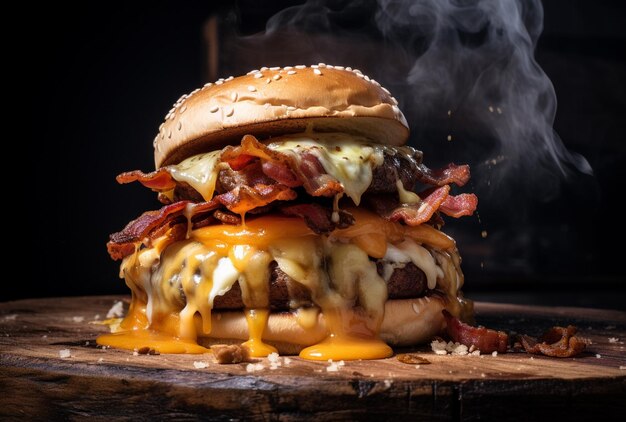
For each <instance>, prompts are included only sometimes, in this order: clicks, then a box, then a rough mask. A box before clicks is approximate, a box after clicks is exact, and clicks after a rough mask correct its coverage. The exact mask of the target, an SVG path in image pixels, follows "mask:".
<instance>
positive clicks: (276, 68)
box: [270, 66, 280, 70]
mask: <svg viewBox="0 0 626 422" xmlns="http://www.w3.org/2000/svg"><path fill="white" fill-rule="evenodd" d="M270 70H280V66H273V67H270Z"/></svg>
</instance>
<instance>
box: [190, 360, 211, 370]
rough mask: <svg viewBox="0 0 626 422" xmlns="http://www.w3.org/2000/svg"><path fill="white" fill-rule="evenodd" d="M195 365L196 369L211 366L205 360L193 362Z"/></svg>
mask: <svg viewBox="0 0 626 422" xmlns="http://www.w3.org/2000/svg"><path fill="white" fill-rule="evenodd" d="M193 367H194V368H196V369H204V368H208V367H209V363H208V362H204V361H195V362H194V363H193Z"/></svg>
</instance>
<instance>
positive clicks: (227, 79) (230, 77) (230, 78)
mask: <svg viewBox="0 0 626 422" xmlns="http://www.w3.org/2000/svg"><path fill="white" fill-rule="evenodd" d="M233 79H235V77H234V76H229V77H228V78H226V79H224V82H228V81H232V80H233Z"/></svg>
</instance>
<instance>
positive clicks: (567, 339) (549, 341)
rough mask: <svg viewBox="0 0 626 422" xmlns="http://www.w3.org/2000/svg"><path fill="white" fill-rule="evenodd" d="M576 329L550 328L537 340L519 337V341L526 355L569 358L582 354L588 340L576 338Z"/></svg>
mask: <svg viewBox="0 0 626 422" xmlns="http://www.w3.org/2000/svg"><path fill="white" fill-rule="evenodd" d="M577 331H578V329H577V328H576V327H575V326H573V325H568V326H567V327H552V328H550V329H549V330H548V331H546V332H545V333H544V334H543V335H542V336H541V337H540V338H539V340H537V339H536V338H534V337H530V336H527V335H521V336H520V341H521V343H522V346H524V350H526V352H528V353H533V354H542V355H546V356H551V357H556V358H570V357H573V356H576V355H579V354H580V353H582V351H583V350H585V347H587V344H588V343H589V340H587V339H586V338H583V337H577V336H576V335H575V334H576V332H577Z"/></svg>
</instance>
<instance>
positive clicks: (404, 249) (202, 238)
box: [98, 209, 462, 360]
mask: <svg viewBox="0 0 626 422" xmlns="http://www.w3.org/2000/svg"><path fill="white" fill-rule="evenodd" d="M350 211H351V212H353V215H354V216H355V218H356V223H355V225H353V226H351V227H349V228H347V229H343V230H336V231H335V232H333V234H332V236H328V237H327V236H319V235H316V234H314V233H313V232H312V231H311V230H310V229H309V228H308V227H307V226H306V224H305V223H304V222H303V220H302V219H298V218H290V217H279V216H268V215H266V216H261V217H255V218H250V219H249V221H248V222H247V223H246V225H245V226H234V225H214V226H207V227H203V228H200V229H196V230H194V231H193V232H191V238H190V239H187V240H182V241H178V242H174V243H172V244H170V245H168V246H166V245H165V242H163V243H162V244H160V243H159V241H157V242H155V244H154V247H152V248H145V249H141V250H137V252H136V253H135V254H133V255H131V256H129V257H127V258H126V259H125V260H124V261H123V263H122V270H121V273H122V274H123V275H124V278H125V280H126V283H127V284H128V286H129V287H130V288H131V290H132V292H133V302H132V304H131V309H130V312H129V314H128V315H127V316H126V318H125V319H124V321H123V322H122V324H121V327H120V329H121V330H122V331H121V332H119V333H114V334H110V335H105V336H101V337H99V338H98V343H99V344H105V345H111V346H114V347H121V348H127V349H134V348H140V347H144V346H148V347H151V348H153V349H155V350H158V351H159V352H161V353H203V352H206V351H207V349H205V348H203V347H201V346H198V344H197V337H198V336H201V337H211V335H212V333H213V332H214V330H213V324H216V323H217V320H216V315H212V309H213V302H214V300H215V298H216V297H217V296H220V295H223V294H225V293H226V292H228V291H229V290H230V289H231V287H232V286H233V285H234V283H235V282H238V283H239V286H240V287H241V291H242V299H243V303H244V305H245V308H246V309H245V310H244V313H243V315H245V317H246V320H247V322H248V341H247V342H246V343H245V344H246V345H247V346H248V347H249V348H250V349H251V351H252V355H253V356H267V355H268V354H269V353H271V352H272V351H275V349H273V348H272V346H270V345H269V344H267V343H266V342H272V341H280V340H284V339H281V338H280V336H279V335H278V336H276V333H272V332H266V331H267V330H266V324H267V320H268V316H269V300H268V296H269V280H270V273H269V266H270V263H271V262H272V261H276V262H277V264H278V266H279V268H280V269H281V270H282V271H283V272H285V273H286V274H287V275H289V276H290V277H291V278H292V279H293V280H295V282H297V283H300V284H302V285H304V286H306V287H307V288H308V289H309V290H310V292H311V298H312V300H313V302H314V303H315V305H316V307H313V308H299V309H294V313H296V315H297V321H298V322H299V324H300V325H301V326H302V328H303V329H307V330H308V329H314V330H318V331H319V330H320V328H321V327H323V328H322V329H323V330H325V332H326V334H325V339H324V340H322V341H321V342H319V343H318V344H315V345H313V346H310V347H308V348H305V349H304V350H303V351H302V353H301V356H302V357H304V358H307V359H320V360H326V359H373V358H382V357H386V356H389V355H390V354H391V353H392V351H391V349H390V348H389V346H388V345H387V344H385V343H384V342H382V341H381V340H380V338H379V336H378V333H379V329H380V325H381V322H382V319H383V317H384V315H383V313H384V304H385V301H386V299H387V290H386V283H385V281H384V279H383V278H382V277H380V276H379V275H378V273H377V271H376V265H375V264H374V262H372V261H371V260H370V259H369V257H370V256H375V255H379V254H381V253H382V256H386V257H388V258H389V257H391V256H392V255H396V256H398V257H399V258H397V260H398V261H403V262H408V261H409V260H410V261H411V262H414V263H415V264H416V265H417V266H418V267H420V268H422V270H423V271H424V272H425V273H426V274H427V277H430V276H431V275H432V274H434V277H436V279H437V283H438V284H441V283H442V282H441V280H440V278H441V276H442V275H443V272H442V269H441V268H439V266H437V264H436V261H435V259H434V258H433V257H432V255H430V254H429V253H428V251H426V249H424V248H423V247H421V246H419V244H420V243H422V241H424V240H428V241H429V242H430V243H429V244H432V243H440V244H446V245H447V246H448V248H452V249H453V246H454V243H453V242H452V243H449V238H448V237H447V236H445V235H443V234H442V233H441V232H439V231H437V230H435V229H433V228H432V227H430V228H426V227H429V226H424V228H423V229H419V230H415V229H417V228H411V227H407V226H402V225H400V224H397V223H392V222H389V221H386V220H383V219H381V218H380V217H378V216H377V215H375V214H373V213H370V212H367V211H363V210H357V209H355V210H350ZM365 233H369V234H370V235H372V236H377V237H380V238H381V239H383V244H384V247H383V248H382V250H381V247H380V245H375V246H373V247H371V248H370V247H368V246H367V245H366V244H362V243H361V242H360V241H359V239H362V238H363V236H364V234H365ZM435 233H437V234H435ZM440 253H441V256H436V259H437V262H441V263H444V264H445V263H447V262H448V261H449V260H450V256H451V255H450V254H448V253H447V252H445V251H444V250H441V251H440ZM451 253H452V252H451ZM424 254H427V256H426V255H424ZM446 265H447V264H446ZM446 268H447V271H453V270H452V269H450V267H449V266H447V267H446ZM451 280H452V282H451V283H448V284H447V285H446V287H447V288H448V289H449V290H450V295H451V296H452V291H453V290H454V293H456V291H455V290H456V288H457V287H459V285H460V283H461V282H462V281H459V279H458V278H456V279H455V278H452V279H451ZM430 284H431V280H430V278H429V285H430ZM320 311H321V314H320V313H319V312H320ZM217 317H218V319H219V315H217ZM320 324H321V325H320ZM219 331H220V332H221V334H222V335H221V336H220V337H221V338H224V337H225V336H224V330H223V328H222V327H220V330H219ZM235 338H236V339H241V337H235ZM322 338H324V337H323V336H322ZM244 339H245V338H244ZM297 342H298V339H294V343H296V344H297ZM309 344H310V343H309Z"/></svg>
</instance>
